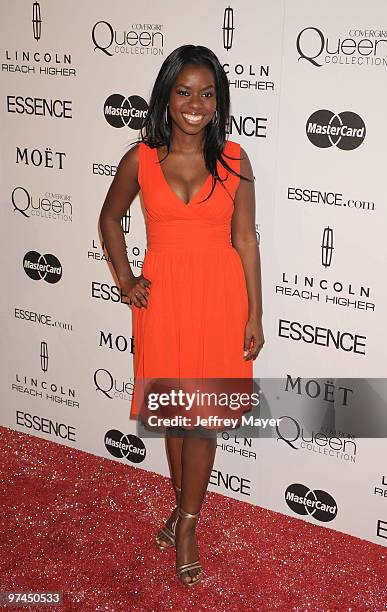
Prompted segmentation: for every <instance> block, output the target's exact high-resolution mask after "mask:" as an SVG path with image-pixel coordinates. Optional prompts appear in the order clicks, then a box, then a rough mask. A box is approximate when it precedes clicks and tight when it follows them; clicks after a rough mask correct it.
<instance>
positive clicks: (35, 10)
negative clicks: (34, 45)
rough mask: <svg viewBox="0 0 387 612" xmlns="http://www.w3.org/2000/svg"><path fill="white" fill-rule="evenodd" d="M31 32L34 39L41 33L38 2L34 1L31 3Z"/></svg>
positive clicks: (37, 39) (37, 38)
mask: <svg viewBox="0 0 387 612" xmlns="http://www.w3.org/2000/svg"><path fill="white" fill-rule="evenodd" d="M32 32H33V35H34V39H35V40H36V41H39V40H40V37H41V35H42V16H41V13H40V4H39V2H34V3H33V5H32Z"/></svg>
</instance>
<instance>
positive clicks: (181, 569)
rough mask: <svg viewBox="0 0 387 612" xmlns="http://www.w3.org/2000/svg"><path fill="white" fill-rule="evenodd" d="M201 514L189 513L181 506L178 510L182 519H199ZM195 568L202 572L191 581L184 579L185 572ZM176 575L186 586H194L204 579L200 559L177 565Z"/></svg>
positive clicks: (179, 517)
mask: <svg viewBox="0 0 387 612" xmlns="http://www.w3.org/2000/svg"><path fill="white" fill-rule="evenodd" d="M199 515H200V512H197V513H196V514H189V512H185V511H184V510H182V509H181V508H180V507H179V510H178V519H181V518H182V519H194V520H195V521H197V519H198V518H199ZM176 522H177V521H176ZM175 531H176V526H175ZM195 569H199V570H200V572H199V573H198V574H196V575H195V576H194V577H193V578H192V579H191V580H190V582H186V581H185V580H182V576H183V575H184V574H187V573H188V572H190V571H191V570H195ZM176 575H177V577H178V579H179V580H180V582H181V583H182V584H184V585H186V586H193V585H194V584H197V583H198V582H200V581H201V579H202V566H201V563H200V561H199V559H197V560H196V561H192V562H191V563H184V564H183V565H176Z"/></svg>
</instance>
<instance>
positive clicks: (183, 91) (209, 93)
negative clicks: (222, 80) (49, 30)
mask: <svg viewBox="0 0 387 612" xmlns="http://www.w3.org/2000/svg"><path fill="white" fill-rule="evenodd" d="M177 94H178V95H179V96H185V95H187V96H189V91H187V90H186V89H178V90H177ZM213 95H214V94H213V93H212V91H207V92H205V93H204V94H203V96H205V97H206V98H211V97H212V96H213Z"/></svg>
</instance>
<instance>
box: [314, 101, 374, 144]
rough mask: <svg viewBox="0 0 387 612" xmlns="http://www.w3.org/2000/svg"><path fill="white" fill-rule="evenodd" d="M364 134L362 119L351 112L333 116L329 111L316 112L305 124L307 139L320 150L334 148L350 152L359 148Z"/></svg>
mask: <svg viewBox="0 0 387 612" xmlns="http://www.w3.org/2000/svg"><path fill="white" fill-rule="evenodd" d="M365 134H366V128H365V125H364V121H363V119H362V118H361V117H359V115H357V114H356V113H352V112H351V111H344V112H343V113H339V114H338V115H335V113H332V111H329V110H318V111H316V112H315V113H313V114H312V115H311V116H310V117H309V119H308V121H307V122H306V135H307V137H308V138H309V140H310V142H311V143H312V144H313V145H314V146H315V147H319V148H320V149H327V148H328V147H332V146H336V147H337V148H338V149H341V150H342V151H352V150H353V149H357V147H360V145H361V144H362V142H363V140H364V138H365Z"/></svg>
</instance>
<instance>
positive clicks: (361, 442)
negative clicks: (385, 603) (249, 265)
mask: <svg viewBox="0 0 387 612" xmlns="http://www.w3.org/2000/svg"><path fill="white" fill-rule="evenodd" d="M0 10H1V21H0V23H1V25H0V28H1V40H0V57H1V62H0V63H1V83H2V87H1V98H0V118H1V135H2V138H1V165H2V183H1V205H2V208H1V228H2V242H1V243H2V245H3V262H4V265H3V268H2V270H3V281H2V291H1V299H2V321H3V329H2V347H3V355H4V360H3V364H2V368H1V374H2V389H3V396H4V400H3V402H2V409H1V424H2V425H4V426H7V427H10V428H12V429H14V430H17V431H22V432H25V433H27V434H32V435H36V436H41V437H43V438H45V439H48V440H52V441H54V442H58V443H61V444H65V445H68V446H72V447H74V448H78V449H82V450H84V451H87V452H90V453H94V454H96V455H99V456H102V457H106V458H108V459H111V460H114V461H119V462H121V463H126V464H128V465H132V466H137V467H138V468H141V469H145V470H152V471H155V472H158V473H160V474H164V475H167V474H168V468H167V461H166V458H165V452H164V444H163V441H162V440H161V439H160V438H158V439H149V438H146V437H143V438H141V436H140V435H138V434H139V432H138V431H137V430H136V426H135V422H134V421H130V420H129V410H130V401H131V396H132V390H133V355H134V352H135V346H134V342H133V336H132V312H131V309H130V307H129V306H128V305H127V304H125V303H123V301H122V295H121V293H120V289H119V287H118V285H117V280H116V279H115V278H114V275H113V274H112V270H111V265H109V258H108V256H107V253H106V251H105V250H104V247H103V244H102V242H101V236H100V232H99V228H98V217H99V213H100V210H101V206H102V204H103V201H104V198H105V195H106V192H107V190H108V187H109V185H110V183H111V181H112V178H113V176H114V173H115V171H116V167H117V164H118V162H119V160H120V158H121V157H122V155H123V154H124V153H125V152H126V151H127V149H128V145H129V143H130V142H131V141H132V140H133V139H134V138H135V137H136V136H137V134H138V129H139V127H140V125H141V120H142V119H141V117H143V116H144V113H146V110H147V101H148V100H149V94H150V91H151V87H152V84H153V82H154V79H155V76H156V74H157V72H158V70H159V68H160V65H161V63H162V61H163V60H164V58H165V57H166V56H167V55H168V54H169V52H170V51H172V50H173V49H174V48H176V47H178V46H180V45H182V44H186V43H194V44H203V45H206V46H208V47H210V48H211V49H213V50H214V52H215V53H216V54H217V55H218V57H219V59H220V61H221V63H222V65H223V66H224V68H225V70H226V72H227V75H228V79H229V82H230V88H231V96H232V109H231V110H232V112H231V116H230V122H229V133H230V138H231V139H233V140H236V141H238V142H240V143H241V145H242V146H243V147H244V148H245V149H246V151H247V152H248V154H249V156H250V159H251V161H252V165H253V169H254V174H255V178H256V196H257V211H256V231H257V236H258V239H259V243H260V250H261V258H262V287H263V307H264V308H263V309H264V331H265V337H266V344H265V346H264V348H263V350H262V352H261V355H260V356H259V358H258V359H257V360H256V362H255V363H254V374H255V376H256V377H257V378H258V379H260V380H262V387H261V391H262V393H261V409H260V415H261V417H262V416H265V417H273V416H277V417H279V416H281V417H282V420H281V422H280V425H279V426H278V427H272V428H271V429H270V433H269V434H268V433H267V431H266V432H265V433H261V435H260V436H256V437H249V435H246V434H244V432H243V431H242V432H234V434H231V433H227V434H223V435H219V440H218V452H217V458H216V464H215V467H214V470H213V472H212V476H211V482H210V490H212V491H217V492H219V493H222V494H224V495H229V496H231V497H234V498H236V499H239V500H243V501H246V502H249V503H252V504H257V505H260V506H263V507H266V508H270V509H272V510H275V511H277V512H280V513H283V514H288V515H290V516H293V517H296V518H299V519H302V520H306V521H308V522H311V523H313V524H316V525H324V526H327V527H330V528H331V529H335V530H338V531H342V532H345V533H349V534H353V535H356V536H359V537H361V538H365V539H367V540H370V541H374V542H377V543H379V544H381V545H386V543H387V472H386V465H385V460H384V459H385V451H386V443H385V439H384V438H383V437H377V436H378V435H379V436H380V435H381V432H382V431H383V427H385V426H386V416H385V415H386V401H385V398H386V397H387V384H386V380H385V379H384V378H383V377H384V376H385V373H386V357H387V350H386V346H387V326H386V324H385V313H386V312H387V299H386V298H387V295H386V283H385V264H386V255H387V247H386V239H385V233H386V227H387V208H386V202H385V184H386V183H385V176H386V156H385V150H386V146H385V143H386V142H387V122H386V119H385V117H386V112H385V107H386V104H385V101H386V96H387V6H386V4H385V2H384V0H374V2H372V3H367V4H364V3H363V2H360V1H356V2H354V1H353V0H343V1H342V2H340V3H337V2H333V0H328V1H327V2H324V3H320V4H316V3H311V2H309V1H308V0H292V1H291V2H290V1H289V2H286V1H284V0H277V1H276V2H272V1H270V0H259V1H257V0H244V1H243V2H242V1H241V0H239V1H235V2H233V3H232V4H228V3H224V2H221V1H220V0H215V1H214V2H210V3H208V2H206V1H204V0H200V1H199V2H196V3H195V4H193V5H190V6H189V7H188V8H187V7H184V6H182V5H181V3H179V2H177V1H175V0H163V1H161V0H154V1H153V2H146V3H141V2H140V3H135V2H127V1H124V0H116V1H115V2H107V0H93V1H91V0H85V1H84V2H75V0H67V1H64V0H54V1H49V0H40V1H39V2H32V1H30V0H12V1H11V0H3V2H2V3H1V8H0ZM122 108H125V109H126V112H125V113H122V112H120V109H122ZM122 227H123V230H124V232H125V239H126V244H127V252H128V258H129V261H130V264H131V266H132V268H133V270H134V272H135V273H136V274H140V272H141V267H142V262H143V259H144V255H145V253H146V233H145V225H144V215H143V210H142V207H141V201H140V198H136V200H135V201H134V202H133V204H132V206H131V207H130V210H129V211H128V213H127V215H126V216H125V218H124V219H123V221H122ZM39 264H44V265H45V266H46V267H45V268H44V271H42V269H39ZM165 349H166V350H167V349H168V347H165ZM274 377H276V379H274Z"/></svg>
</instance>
